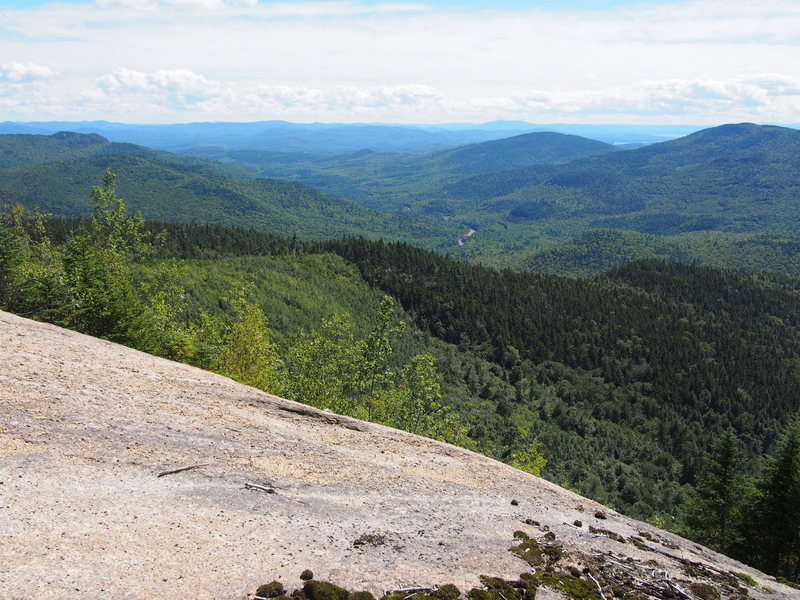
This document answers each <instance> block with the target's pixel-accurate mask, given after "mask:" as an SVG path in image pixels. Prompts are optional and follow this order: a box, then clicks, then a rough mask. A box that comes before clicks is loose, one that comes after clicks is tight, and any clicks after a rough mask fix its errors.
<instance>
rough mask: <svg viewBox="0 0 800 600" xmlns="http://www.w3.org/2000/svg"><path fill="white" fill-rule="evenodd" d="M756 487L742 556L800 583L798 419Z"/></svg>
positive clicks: (782, 437)
mask: <svg viewBox="0 0 800 600" xmlns="http://www.w3.org/2000/svg"><path fill="white" fill-rule="evenodd" d="M757 488H758V495H757V496H756V499H755V503H754V506H753V509H752V513H751V514H750V520H749V522H748V523H747V531H748V533H749V535H748V539H747V542H746V544H745V548H746V553H744V552H743V554H744V556H747V557H748V559H751V560H752V559H753V558H755V562H756V565H757V566H759V567H760V568H762V569H764V570H765V571H767V572H768V573H772V574H774V575H780V576H783V577H786V578H787V579H790V580H794V581H796V582H797V581H800V511H798V510H797V507H798V506H800V417H796V418H795V419H793V421H792V422H791V423H790V424H789V426H788V427H787V428H786V430H785V432H784V434H783V435H782V436H781V438H780V439H779V440H778V442H777V444H776V446H775V449H774V451H773V452H772V453H771V455H770V456H769V457H768V458H767V461H766V464H765V467H764V476H763V477H762V478H761V480H760V481H759V482H758V485H757Z"/></svg>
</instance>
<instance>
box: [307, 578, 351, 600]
mask: <svg viewBox="0 0 800 600" xmlns="http://www.w3.org/2000/svg"><path fill="white" fill-rule="evenodd" d="M303 592H304V593H305V595H306V598H308V600H348V598H349V596H350V592H348V591H347V590H346V589H344V588H340V587H339V586H338V585H334V584H332V583H329V582H327V581H314V580H310V581H306V583H305V585H303Z"/></svg>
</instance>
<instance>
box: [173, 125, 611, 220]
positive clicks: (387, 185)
mask: <svg viewBox="0 0 800 600" xmlns="http://www.w3.org/2000/svg"><path fill="white" fill-rule="evenodd" d="M614 150H615V148H614V146H612V145H610V144H606V143H603V142H598V141H596V140H590V139H587V138H582V137H579V136H575V135H565V134H561V133H553V132H535V133H526V134H522V135H516V136H512V137H507V138H503V139H498V140H491V141H486V142H481V143H475V144H469V145H465V146H459V147H457V148H452V149H449V150H443V151H439V152H432V153H428V154H422V155H414V154H400V153H386V152H373V151H368V150H362V151H359V152H351V153H346V154H333V155H316V154H287V153H276V152H268V151H258V150H225V149H220V148H196V149H192V150H188V151H186V154H189V155H191V156H198V157H203V158H208V159H213V160H217V161H220V162H223V163H225V164H231V165H236V166H238V167H242V168H244V169H247V170H249V171H252V172H253V173H256V174H258V175H260V176H269V177H289V178H292V179H295V180H297V181H302V182H304V183H307V184H309V185H313V186H315V187H318V188H320V189H323V190H326V191H328V192H331V193H335V194H339V195H342V196H345V197H347V198H351V199H353V200H355V201H357V202H359V203H361V204H363V205H364V206H369V207H372V208H379V209H391V210H394V209H396V208H397V207H398V206H413V205H414V204H415V203H416V202H417V201H418V198H419V196H420V194H424V192H426V191H428V190H431V189H435V188H436V187H437V186H441V185H445V184H447V183H452V182H455V181H458V180H460V179H462V178H464V177H466V176H470V175H478V174H481V173H492V172H497V171H504V170H508V169H513V168H518V167H525V166H530V165H537V164H553V163H566V162H569V161H571V160H574V159H577V158H580V157H585V156H591V155H594V154H601V153H606V152H613V151H614Z"/></svg>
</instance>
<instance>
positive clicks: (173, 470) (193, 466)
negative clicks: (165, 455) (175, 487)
mask: <svg viewBox="0 0 800 600" xmlns="http://www.w3.org/2000/svg"><path fill="white" fill-rule="evenodd" d="M207 466H208V463H203V464H202V465H189V466H188V467H181V468H179V469H172V470H171V471H163V472H161V473H159V474H158V475H157V477H164V476H165V475H174V474H175V473H181V472H183V471H188V470H190V469H199V468H200V467H207Z"/></svg>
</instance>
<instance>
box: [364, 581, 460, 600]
mask: <svg viewBox="0 0 800 600" xmlns="http://www.w3.org/2000/svg"><path fill="white" fill-rule="evenodd" d="M430 596H431V598H435V599H436V600H458V598H459V597H460V596H461V591H460V590H459V589H458V588H457V587H456V586H454V585H453V584H452V583H448V584H447V585H443V586H442V587H440V588H439V589H438V590H434V591H432V592H431V594H430ZM350 600H353V598H351V599H350Z"/></svg>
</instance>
